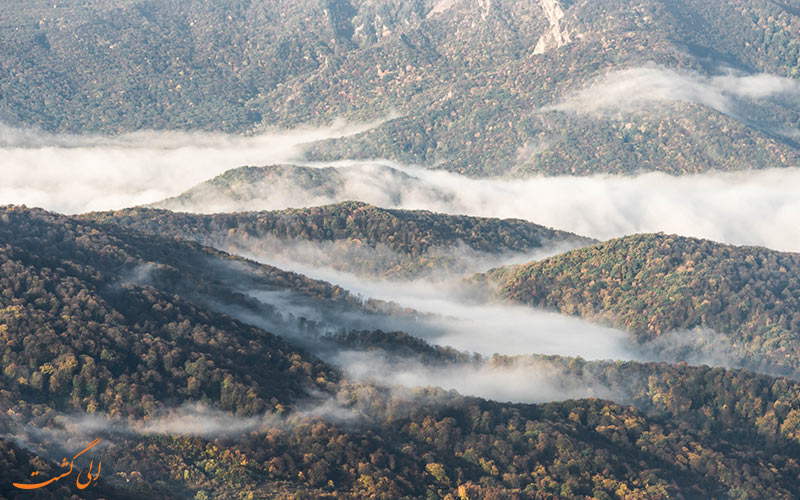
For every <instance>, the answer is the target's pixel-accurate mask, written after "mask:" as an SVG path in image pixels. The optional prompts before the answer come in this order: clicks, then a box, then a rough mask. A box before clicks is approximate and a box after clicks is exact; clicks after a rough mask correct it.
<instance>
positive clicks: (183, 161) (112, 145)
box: [0, 123, 375, 213]
mask: <svg viewBox="0 0 800 500" xmlns="http://www.w3.org/2000/svg"><path fill="white" fill-rule="evenodd" d="M373 126H375V124H366V125H348V124H345V123H334V124H332V125H331V126H329V127H325V128H315V129H312V128H299V129H296V130H292V131H280V132H274V133H269V134H264V135H258V136H251V137H244V136H238V135H226V134H210V133H199V132H192V133H189V132H166V131H158V132H156V131H143V132H135V133H130V134H124V135H119V136H115V137H103V136H71V135H50V134H46V133H43V132H39V131H33V130H23V129H16V128H11V127H8V126H5V125H3V124H2V123H0V176H2V178H3V183H2V184H0V204H25V205H28V206H36V207H41V208H46V209H49V210H54V211H57V212H62V213H79V212H87V211H92V210H111V209H119V208H124V207H129V206H133V205H139V204H145V203H151V202H154V201H158V200H161V199H163V198H166V197H169V196H173V195H176V194H179V193H181V192H183V191H185V190H186V189H188V188H190V187H191V186H193V185H195V184H197V183H200V182H202V181H205V180H207V179H209V178H211V177H214V176H216V175H218V174H220V173H222V172H224V171H226V170H228V169H231V168H234V167H238V166H241V165H251V164H252V165H262V164H265V163H280V162H285V161H290V160H292V159H295V158H298V157H299V156H300V155H301V153H302V147H301V145H302V144H304V143H308V142H313V141H318V140H323V139H329V138H335V137H343V136H346V135H350V134H354V133H358V132H362V131H364V130H368V129H370V128H372V127H373Z"/></svg>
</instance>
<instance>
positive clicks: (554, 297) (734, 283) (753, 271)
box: [500, 234, 800, 373]
mask: <svg viewBox="0 0 800 500" xmlns="http://www.w3.org/2000/svg"><path fill="white" fill-rule="evenodd" d="M501 277H502V279H504V280H505V281H504V283H503V284H502V287H501V290H500V295H501V296H503V297H506V298H509V299H512V300H515V301H520V302H524V303H528V304H532V305H536V306H540V307H546V308H552V309H557V310H559V311H561V312H563V313H566V314H571V315H580V316H583V317H585V318H587V319H591V320H594V321H599V322H603V323H607V324H611V325H614V326H617V327H621V328H626V329H628V330H630V331H632V332H633V333H634V334H635V335H636V336H637V337H638V338H639V339H640V340H647V339H652V338H653V337H657V336H659V335H662V334H664V333H665V332H668V331H672V330H678V329H686V328H691V327H694V326H707V327H710V328H713V329H714V330H715V331H717V332H719V333H724V334H727V335H728V336H729V337H730V338H731V340H732V341H733V344H734V346H736V347H738V348H740V349H742V350H743V351H744V352H745V353H748V354H752V355H754V356H756V357H757V358H758V359H760V362H761V364H762V368H764V369H780V368H781V367H783V368H784V369H788V370H790V371H791V372H795V373H796V371H797V369H798V367H800V365H799V364H798V359H800V357H798V354H800V343H799V342H798V338H797V337H798V333H800V255H798V254H794V253H784V252H776V251H773V250H768V249H766V248H760V247H736V246H731V245H723V244H720V243H715V242H712V241H708V240H700V239H695V238H685V237H680V236H670V235H664V234H646V235H634V236H627V237H624V238H619V239H615V240H610V241H607V242H604V243H600V244H598V245H594V246H590V247H586V248H582V249H578V250H574V251H570V252H567V253H564V254H561V255H558V256H555V257H552V258H549V259H545V260H542V261H539V262H535V263H531V264H528V265H524V266H520V267H519V268H518V269H516V270H514V271H512V272H508V271H507V270H506V271H505V272H503V273H501Z"/></svg>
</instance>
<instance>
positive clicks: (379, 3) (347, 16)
mask: <svg viewBox="0 0 800 500" xmlns="http://www.w3.org/2000/svg"><path fill="white" fill-rule="evenodd" d="M798 13H800V6H798V5H795V4H793V3H792V2H773V1H770V0H734V1H728V0H713V1H708V0H679V1H675V0H625V1H619V0H602V1H596V0H579V1H572V0H570V1H566V0H556V1H552V2H551V1H549V0H548V1H545V0H541V1H537V2H523V1H518V0H503V1H492V2H486V1H485V0H454V1H451V0H437V1H434V0H404V1H402V2H389V1H385V0H330V1H326V2H317V1H312V0H303V1H293V2H287V1H282V0H254V1H251V0H234V1H231V0H213V1H201V0H191V1H183V0H181V1H178V0H162V1H159V2H145V1H128V2H123V3H120V2H109V1H107V0H91V1H90V0H65V1H62V2H60V3H58V4H57V5H55V6H54V5H52V3H51V2H45V1H44V0H32V1H28V2H23V3H14V4H10V5H9V6H7V8H6V9H3V12H2V13H0V30H2V33H3V34H4V36H3V37H2V39H1V40H2V42H0V43H2V48H3V50H2V52H0V53H2V54H3V56H2V59H0V61H2V65H3V68H4V69H5V71H4V72H3V74H2V75H3V76H2V77H0V120H2V121H4V122H8V123H10V124H12V125H16V126H33V127H41V128H44V129H47V130H51V131H69V132H90V131H91V132H94V131H102V132H107V133H108V132H121V131H130V130H138V129H149V128H156V129H175V128H180V129H202V130H224V131H231V132H244V131H252V130H263V129H265V128H275V127H289V126H294V125H298V124H301V123H309V122H310V123H315V124H323V123H330V122H332V121H333V120H335V119H337V118H342V117H345V118H347V119H349V120H356V121H373V120H375V119H383V118H387V117H388V118H389V120H388V122H387V123H385V124H383V125H381V126H380V127H378V128H377V129H375V130H373V131H370V132H365V133H363V134H360V135H358V136H355V137H352V138H346V139H343V140H335V141H331V142H327V143H323V144H319V145H317V147H315V148H313V149H312V150H311V152H310V156H311V157H313V158H316V159H336V158H375V157H386V158H391V159H394V160H398V161H404V162H414V163H418V164H423V165H426V166H430V167H436V168H446V169H448V170H452V171H459V172H464V173H468V174H470V175H493V174H502V173H510V172H515V173H527V172H545V173H548V174H560V173H575V174H586V173H590V172H620V171H622V172H626V173H629V172H634V171H636V170H638V169H648V170H650V169H653V170H663V171H667V172H671V173H682V172H697V171H705V170H708V169H711V168H718V169H723V170H737V169H746V168H764V167H776V166H786V165H793V164H796V163H797V161H798V146H797V143H796V137H795V135H794V134H793V130H796V128H797V123H798V107H797V86H796V81H795V80H790V79H786V80H769V81H768V82H766V84H765V85H763V86H761V87H758V88H759V90H757V91H750V90H748V89H753V88H754V87H753V86H752V81H751V80H747V78H750V77H752V75H754V74H757V73H761V72H764V73H769V74H772V75H775V76H776V78H778V77H787V78H796V76H797V74H798V71H800V62H798V57H799V56H800V45H799V44H798V42H797V36H796V34H797V30H798V26H800V16H798ZM653 65H655V66H653ZM653 67H655V68H656V71H655V74H653V73H652V71H651V72H650V73H647V72H648V68H650V69H651V70H652V68H653ZM728 69H733V70H734V71H736V72H737V73H736V74H735V75H733V76H731V75H727V74H726V71H727V70H728ZM627 70H634V71H639V72H641V71H642V70H644V71H645V73H646V74H645V75H644V79H642V80H640V81H638V83H637V84H636V85H635V86H634V87H635V88H638V89H641V93H640V94H637V93H636V92H627V91H626V90H625V89H624V88H623V89H622V90H620V89H619V88H618V87H615V86H614V85H612V90H613V89H616V91H614V92H612V94H613V95H614V96H616V98H617V100H618V101H620V102H617V103H615V104H614V105H613V106H609V107H608V108H607V109H604V110H600V111H601V112H596V111H598V110H594V109H592V105H589V106H578V107H577V109H571V107H570V106H569V105H567V106H566V107H564V106H562V104H564V103H565V102H571V99H573V98H574V97H575V96H576V95H580V94H581V92H582V91H583V90H585V89H586V88H587V87H592V86H594V87H597V86H598V85H599V88H600V90H603V89H605V90H608V87H607V86H605V87H604V86H603V85H604V83H608V82H607V79H608V78H610V79H611V80H613V81H614V82H615V83H619V82H622V83H623V84H624V82H626V81H631V80H632V79H631V78H630V75H628V74H626V73H624V72H625V71H627ZM619 72H623V73H622V74H620V73H619ZM748 75H750V76H748ZM639 76H641V74H640V75H639ZM715 77H723V78H722V80H720V79H715ZM728 77H730V78H729V79H728V80H726V79H725V78H728ZM737 78H744V79H742V80H737ZM762 83H763V82H762ZM29 89H32V90H33V93H32V94H31V92H29ZM595 90H597V89H595ZM634 90H635V89H634ZM603 95H604V96H605V97H608V94H607V93H606V94H603ZM642 95H647V96H648V97H647V98H646V100H645V101H646V102H644V103H643V102H641V100H639V101H637V99H638V98H641V97H642ZM647 99H653V100H652V101H648V100H647ZM577 102H582V101H580V99H578V101H577ZM589 102H590V103H592V104H594V103H597V102H605V103H608V99H607V98H600V99H590V100H589Z"/></svg>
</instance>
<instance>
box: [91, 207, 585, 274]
mask: <svg viewBox="0 0 800 500" xmlns="http://www.w3.org/2000/svg"><path fill="white" fill-rule="evenodd" d="M87 217H89V218H92V219H94V220H97V221H101V222H104V221H105V222H111V223H114V224H120V225H123V226H127V227H131V228H134V229H137V230H140V231H145V232H150V233H157V234H161V235H169V236H175V237H178V238H181V239H188V240H193V241H196V242H198V243H201V244H204V245H208V246H212V247H215V248H219V249H222V250H226V251H230V252H233V253H238V254H242V253H246V254H249V255H267V256H269V257H270V258H272V256H274V255H276V254H277V255H284V256H285V257H287V258H290V259H291V260H295V261H300V262H307V263H310V264H313V265H324V266H329V267H333V268H336V269H341V270H346V271H351V272H357V273H359V274H368V275H379V276H385V277H417V276H420V275H425V274H433V273H435V272H467V271H469V270H471V269H475V268H476V266H477V265H478V264H479V263H480V261H481V260H482V258H483V259H491V258H492V257H493V256H494V257H495V258H496V257H497V256H499V255H507V254H521V253H530V252H532V251H533V250H535V249H537V248H541V247H543V246H545V245H566V244H570V245H574V246H579V245H581V244H588V243H589V242H591V241H592V240H589V239H588V238H581V237H579V236H576V235H574V234H571V233H567V232H563V231H557V230H554V229H549V228H546V227H543V226H539V225H536V224H533V223H529V222H526V221H522V220H517V219H506V220H500V219H488V218H478V217H467V216H456V215H444V214H436V213H432V212H429V211H421V210H420V211H405V210H386V209H380V208H377V207H373V206H370V205H366V204H364V203H358V202H345V203H339V204H336V205H326V206H322V207H315V208H303V209H290V210H282V211H274V212H253V213H232V214H213V215H198V214H189V213H174V212H170V211H166V210H153V209H144V208H133V209H127V210H120V211H115V212H103V213H93V214H89V215H87ZM303 242H312V243H321V244H322V245H312V246H308V247H304V246H303V245H302V243H303Z"/></svg>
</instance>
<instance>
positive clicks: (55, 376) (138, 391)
mask: <svg viewBox="0 0 800 500" xmlns="http://www.w3.org/2000/svg"><path fill="white" fill-rule="evenodd" d="M118 231H119V232H118V233H117V234H113V233H112V232H110V231H109V230H108V228H101V227H99V226H98V225H96V224H93V223H87V222H82V221H77V220H75V219H69V218H66V217H61V216H57V215H53V214H49V213H46V212H43V211H39V210H26V209H23V208H14V207H9V208H6V209H4V210H3V211H2V215H0V241H2V242H3V243H2V246H0V269H2V274H0V290H1V291H0V335H1V337H0V338H2V340H3V342H2V347H1V348H0V349H2V354H1V356H2V360H3V375H2V377H3V380H4V381H5V384H6V385H7V386H8V387H9V390H12V391H18V393H19V394H20V395H21V396H20V397H23V398H24V399H25V400H27V401H33V402H42V401H46V402H48V403H49V404H51V405H52V406H53V407H55V408H59V409H69V408H71V409H81V410H85V411H89V412H94V411H101V410H103V411H108V412H110V413H111V414H137V415H141V414H147V413H150V412H151V411H152V410H154V409H156V408H157V407H158V406H160V405H161V404H164V403H171V404H175V403H179V402H181V401H187V400H208V401H210V402H214V403H216V404H217V405H218V406H220V407H221V408H225V409H227V410H229V411H234V412H237V413H244V414H254V413H259V412H263V411H265V410H266V409H269V408H273V407H275V405H277V404H279V403H284V404H287V403H291V402H292V401H293V400H294V399H295V398H296V397H300V396H303V395H304V394H306V392H307V391H308V390H310V389H311V388H313V387H318V388H320V389H324V388H325V387H326V386H327V384H328V383H329V381H335V380H336V378H337V375H336V374H335V373H334V372H332V371H330V369H329V368H327V367H325V366H324V365H322V364H321V363H320V362H319V361H316V360H315V359H313V358H311V357H309V356H308V355H306V354H304V353H303V352H302V351H299V350H297V349H296V348H294V347H292V346H290V345H289V344H287V343H286V342H285V341H283V340H281V339H279V338H277V337H275V336H273V335H271V334H268V333H266V332H263V331H261V330H258V329H256V328H253V327H250V326H246V325H244V324H242V323H239V322H236V321H233V320H231V319H230V318H228V317H226V316H222V315H220V314H216V313H213V312H210V311H208V310H206V309H203V308H201V307H198V305H196V303H192V302H189V301H187V299H185V298H182V297H181V296H178V295H174V294H172V293H170V292H169V290H168V289H166V288H167V287H166V286H164V288H162V289H159V286H163V284H164V283H165V282H168V281H180V280H185V281H186V282H185V283H183V284H182V285H179V286H178V285H176V286H175V287H174V289H175V290H177V289H179V288H181V287H187V288H188V287H191V288H200V287H203V286H205V287H212V286H213V282H206V283H205V284H204V285H201V284H200V282H201V281H202V280H203V277H198V276H192V272H191V268H192V264H191V261H192V260H196V259H200V261H199V262H197V263H196V265H205V266H206V267H209V266H210V265H213V260H212V258H211V255H203V252H202V251H198V249H199V247H192V246H191V245H188V244H184V243H177V242H175V241H173V240H163V239H158V238H153V237H150V238H151V239H149V240H148V239H146V238H144V237H142V236H141V235H136V234H135V233H130V232H128V233H125V232H124V230H121V229H119V228H118ZM126 236H128V237H129V238H130V239H128V240H127V241H126V239H125V237H126ZM131 240H133V241H131ZM145 241H146V242H148V243H147V245H145V244H141V245H138V246H137V244H139V243H142V242H145ZM181 251H183V252H182V253H181ZM170 254H172V257H174V258H175V259H182V262H183V267H182V268H181V269H174V268H173V269H161V271H159V268H158V267H157V266H156V265H155V264H154V263H153V260H150V259H160V265H161V266H164V267H166V266H168V265H169V264H167V263H170V262H171V263H172V264H173V265H178V263H179V262H181V261H180V260H171V257H170ZM198 254H199V255H198ZM148 257H149V259H148ZM148 263H149V265H151V266H152V268H150V267H147V266H148ZM148 273H149V275H148ZM184 273H185V274H184ZM205 278H209V276H208V275H206V276H205ZM209 281H210V280H209ZM148 282H149V283H148ZM254 366H257V367H259V370H253V367H254Z"/></svg>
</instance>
